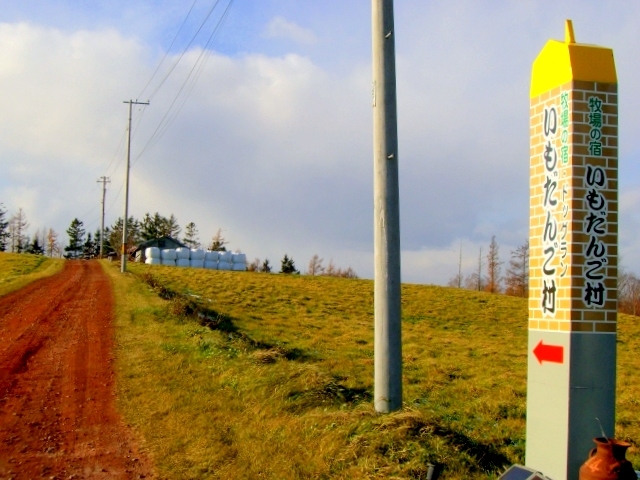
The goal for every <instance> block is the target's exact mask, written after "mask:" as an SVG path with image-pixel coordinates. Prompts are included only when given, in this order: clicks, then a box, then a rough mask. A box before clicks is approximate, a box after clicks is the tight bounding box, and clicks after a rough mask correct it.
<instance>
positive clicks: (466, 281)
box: [447, 235, 529, 297]
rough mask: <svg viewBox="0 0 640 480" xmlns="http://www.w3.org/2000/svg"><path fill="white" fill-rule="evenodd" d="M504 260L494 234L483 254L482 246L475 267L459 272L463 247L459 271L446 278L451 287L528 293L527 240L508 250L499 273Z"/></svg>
mask: <svg viewBox="0 0 640 480" xmlns="http://www.w3.org/2000/svg"><path fill="white" fill-rule="evenodd" d="M503 265H504V262H503V261H501V260H500V246H499V245H498V242H497V241H496V237H495V235H494V236H493V237H491V243H490V244H489V248H488V250H487V253H486V255H485V256H483V255H482V248H480V253H479V254H478V263H477V268H476V269H475V270H474V271H473V272H471V273H470V274H468V275H467V276H464V275H463V273H462V249H461V250H460V260H459V263H458V274H457V275H455V276H453V277H452V278H451V279H449V282H448V283H447V285H448V286H450V287H457V288H466V289H469V290H478V291H484V292H489V293H505V294H507V295H512V296H515V297H528V296H529V241H528V240H526V241H525V242H524V243H523V244H522V245H520V246H519V247H518V248H516V249H515V250H513V251H512V252H511V257H510V259H509V265H508V267H507V269H506V272H505V275H502V267H503Z"/></svg>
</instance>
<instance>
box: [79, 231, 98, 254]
mask: <svg viewBox="0 0 640 480" xmlns="http://www.w3.org/2000/svg"><path fill="white" fill-rule="evenodd" d="M97 255H98V248H96V242H94V240H93V237H92V236H91V232H89V233H87V240H86V241H85V242H84V244H83V245H82V257H83V258H95V257H96V256H97Z"/></svg>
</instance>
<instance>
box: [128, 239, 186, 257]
mask: <svg viewBox="0 0 640 480" xmlns="http://www.w3.org/2000/svg"><path fill="white" fill-rule="evenodd" d="M148 247H158V248H159V249H160V250H163V249H165V248H189V247H187V246H186V245H185V244H184V243H182V242H181V241H179V240H176V239H175V238H172V237H160V238H154V239H152V240H147V241H146V242H142V243H141V244H139V245H137V246H136V247H135V249H134V250H133V252H130V254H131V255H133V257H134V258H135V260H136V262H142V263H144V261H145V260H146V258H145V256H144V251H145V250H146V249H147V248H148Z"/></svg>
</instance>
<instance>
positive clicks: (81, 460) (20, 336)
mask: <svg viewBox="0 0 640 480" xmlns="http://www.w3.org/2000/svg"><path fill="white" fill-rule="evenodd" d="M112 312H113V294H112V291H111V284H110V282H109V278H108V277H107V275H106V274H105V273H104V272H103V271H102V268H101V267H100V265H99V264H98V263H97V262H94V261H89V262H87V261H69V262H67V263H66V264H65V268H64V270H63V271H62V272H61V273H59V274H57V275H55V276H53V277H50V278H46V279H43V280H41V281H38V282H35V283H33V284H30V285H28V286H27V287H25V288H23V289H22V290H19V291H17V292H13V293H11V294H9V295H6V296H5V297H2V298H0V478H2V479H5V478H13V479H35V478H47V479H52V478H55V479H72V478H76V479H80V478H105V479H106V478H109V479H111V478H118V479H120V478H123V479H124V478H151V477H152V476H153V475H152V473H151V472H152V468H151V464H150V462H149V461H148V459H147V458H146V457H145V456H144V455H142V454H140V453H139V451H138V448H137V447H136V444H135V441H134V440H133V437H132V435H131V432H130V431H129V430H128V429H127V427H126V426H125V425H124V424H123V422H122V420H121V418H120V416H119V415H118V413H117V412H116V409H115V391H114V373H113V359H112V345H113V325H112Z"/></svg>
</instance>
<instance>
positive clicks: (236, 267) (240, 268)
mask: <svg viewBox="0 0 640 480" xmlns="http://www.w3.org/2000/svg"><path fill="white" fill-rule="evenodd" d="M231 270H233V271H234V272H244V271H246V270H247V264H246V263H232V264H231Z"/></svg>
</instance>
